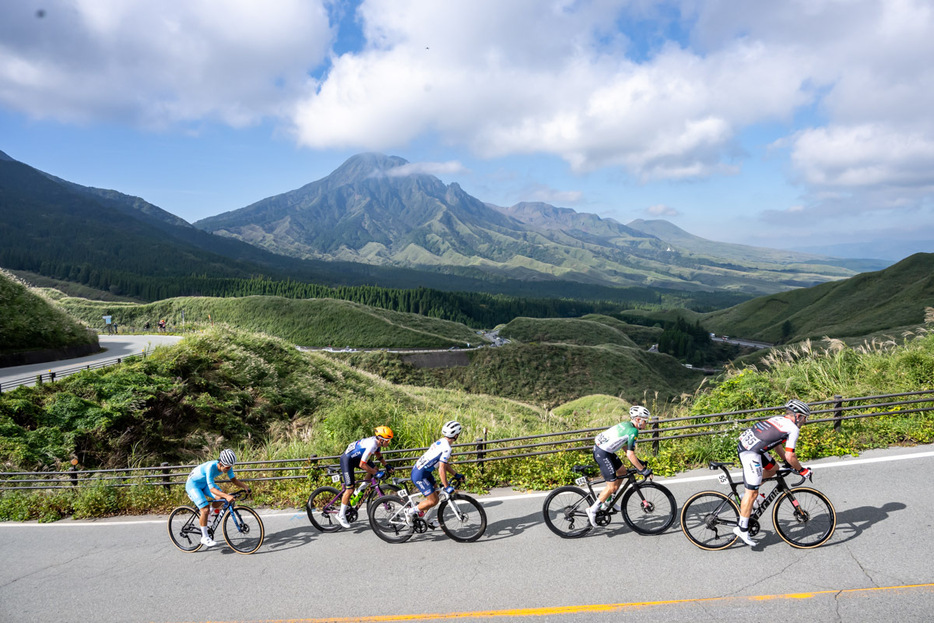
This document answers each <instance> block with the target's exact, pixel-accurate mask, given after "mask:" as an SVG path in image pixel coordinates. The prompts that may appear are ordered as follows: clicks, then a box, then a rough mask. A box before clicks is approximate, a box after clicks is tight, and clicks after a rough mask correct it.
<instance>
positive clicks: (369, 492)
mask: <svg viewBox="0 0 934 623" xmlns="http://www.w3.org/2000/svg"><path fill="white" fill-rule="evenodd" d="M328 474H329V475H330V476H331V482H333V483H335V484H340V485H341V486H340V491H338V493H337V495H335V496H334V497H333V498H331V499H330V500H329V501H328V504H334V503H335V502H338V501H339V500H340V499H341V498H342V497H343V495H344V490H345V489H344V483H343V478H341V471H340V468H339V467H333V466H331V467H328ZM361 482H364V483H366V484H365V485H364V487H363V489H362V490H361V491H360V499H359V501H358V502H357V504H356V505H354V504H351V506H353V507H355V508H356V507H359V506H361V505H363V504H364V503H366V502H367V501H368V500H370V499H374V498H378V497H382V496H383V495H385V493H384V492H383V489H382V487H380V486H379V485H380V483H381V482H382V479H380V478H377V477H376V476H375V475H370V474H367V475H366V477H365V478H364V479H363V480H362V481H361Z"/></svg>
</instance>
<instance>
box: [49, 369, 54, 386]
mask: <svg viewBox="0 0 934 623" xmlns="http://www.w3.org/2000/svg"><path fill="white" fill-rule="evenodd" d="M54 382H55V373H54V372H52V371H51V370H49V383H54Z"/></svg>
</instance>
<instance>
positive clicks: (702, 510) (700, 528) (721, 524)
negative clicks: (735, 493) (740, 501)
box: [681, 491, 739, 550]
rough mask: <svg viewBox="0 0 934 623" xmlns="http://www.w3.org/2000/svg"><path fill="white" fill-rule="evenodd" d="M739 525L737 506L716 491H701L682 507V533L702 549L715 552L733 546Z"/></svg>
mask: <svg viewBox="0 0 934 623" xmlns="http://www.w3.org/2000/svg"><path fill="white" fill-rule="evenodd" d="M738 525H739V508H738V507H737V506H736V502H734V501H733V500H731V499H730V498H729V497H727V496H725V495H724V494H722V493H720V492H719V491H701V492H700V493H696V494H694V496H693V497H691V499H689V500H688V501H687V502H685V503H684V508H682V509H681V529H682V530H683V531H684V536H686V537H687V539H688V540H689V541H690V542H691V543H693V544H694V545H696V546H697V547H699V548H701V549H706V550H718V549H725V548H727V547H729V546H730V545H732V544H733V543H734V542H735V541H736V539H737V538H739V537H737V536H736V535H735V534H733V528H734V527H735V526H738Z"/></svg>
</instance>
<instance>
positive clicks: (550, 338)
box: [499, 316, 636, 347]
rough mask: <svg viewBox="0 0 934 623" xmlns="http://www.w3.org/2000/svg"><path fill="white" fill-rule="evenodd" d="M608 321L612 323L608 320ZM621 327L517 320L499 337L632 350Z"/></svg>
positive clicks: (574, 321)
mask: <svg viewBox="0 0 934 623" xmlns="http://www.w3.org/2000/svg"><path fill="white" fill-rule="evenodd" d="M607 320H612V319H611V318H607ZM623 325H624V323H618V326H610V325H609V324H608V323H607V322H599V321H597V320H596V317H595V316H589V317H588V318H587V319H585V318H516V319H515V320H512V321H510V322H508V323H507V324H506V325H505V326H504V327H503V328H501V329H500V330H499V335H500V336H501V337H504V338H507V339H510V340H518V341H520V342H526V343H532V342H542V343H549V342H564V343H567V344H577V345H578V346H598V345H600V344H617V345H619V346H632V347H635V345H636V344H635V342H633V341H632V339H631V338H630V337H629V336H628V335H627V334H626V333H625V332H624V330H623Z"/></svg>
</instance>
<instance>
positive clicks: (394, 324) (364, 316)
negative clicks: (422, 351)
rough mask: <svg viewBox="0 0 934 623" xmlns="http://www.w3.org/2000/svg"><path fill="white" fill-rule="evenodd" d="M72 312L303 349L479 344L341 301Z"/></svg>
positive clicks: (253, 299) (170, 304) (429, 321)
mask: <svg viewBox="0 0 934 623" xmlns="http://www.w3.org/2000/svg"><path fill="white" fill-rule="evenodd" d="M59 303H60V304H61V306H62V307H63V308H64V309H66V310H67V311H68V312H69V313H71V314H72V315H74V316H75V317H77V318H80V319H82V320H84V321H85V322H87V323H88V324H90V325H91V326H96V327H100V326H102V320H101V316H103V315H105V314H109V315H112V316H113V318H114V321H115V322H117V323H118V324H119V325H120V326H122V327H125V328H133V329H135V330H143V327H144V326H145V325H146V323H147V322H148V323H149V326H150V330H155V328H156V324H157V323H158V322H159V320H160V319H162V318H165V319H166V321H167V324H168V326H169V329H170V330H173V331H177V330H181V329H183V328H191V327H199V326H200V327H204V326H210V325H211V324H218V323H222V324H228V325H230V326H233V327H237V328H240V329H244V330H247V331H255V332H262V333H267V334H269V335H274V336H276V337H280V338H282V339H284V340H287V341H289V342H291V343H293V344H296V345H299V346H317V347H325V346H334V347H340V348H343V347H346V346H352V347H364V348H447V347H450V346H459V347H461V346H466V345H467V344H468V343H471V344H476V343H478V342H479V341H480V337H479V336H478V335H477V334H476V332H475V331H473V330H472V329H470V328H469V327H467V326H466V325H463V324H459V323H456V322H451V321H448V320H439V319H437V318H429V317H427V316H422V315H419V314H406V313H401V312H393V311H388V310H384V309H379V308H375V307H368V306H366V305H361V304H358V303H352V302H349V301H340V300H336V299H287V298H282V297H278V296H248V297H243V298H209V297H180V298H174V299H166V300H163V301H157V302H155V303H148V304H137V303H117V302H101V301H90V300H87V299H77V298H63V299H61V300H60V301H59Z"/></svg>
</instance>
